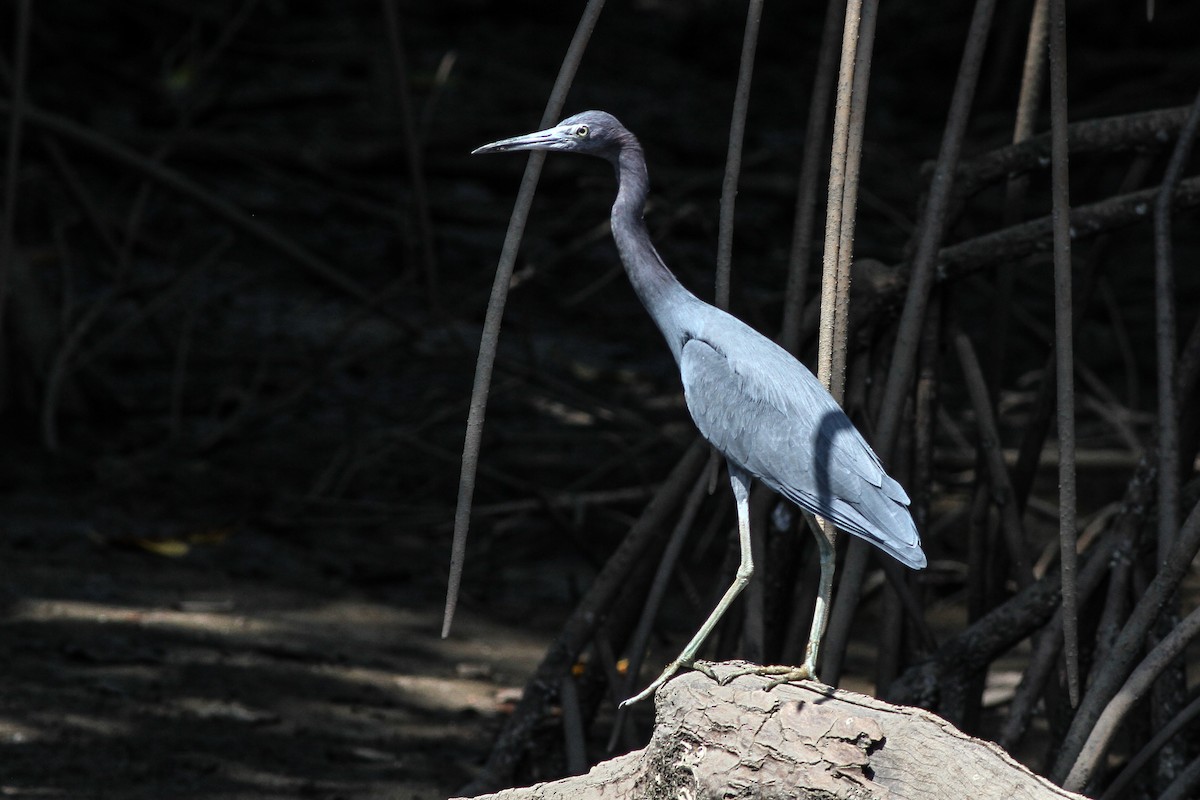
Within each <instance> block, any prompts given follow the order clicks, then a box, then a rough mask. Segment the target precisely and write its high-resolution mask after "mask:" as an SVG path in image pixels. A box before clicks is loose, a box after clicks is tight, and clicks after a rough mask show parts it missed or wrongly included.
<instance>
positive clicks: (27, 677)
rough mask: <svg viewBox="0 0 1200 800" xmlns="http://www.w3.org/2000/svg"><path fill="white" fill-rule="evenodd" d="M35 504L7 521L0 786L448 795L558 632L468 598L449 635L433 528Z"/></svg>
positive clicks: (6, 792)
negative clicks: (229, 522)
mask: <svg viewBox="0 0 1200 800" xmlns="http://www.w3.org/2000/svg"><path fill="white" fill-rule="evenodd" d="M59 510H60V511H62V510H64V509H62V508H60V509H59ZM23 511H24V512H26V515H27V516H26V519H28V520H29V521H28V522H26V523H24V524H22V522H21V515H20V514H16V515H13V516H12V517H10V518H9V519H8V520H7V522H8V535H6V536H4V537H0V561H2V563H3V565H4V572H5V575H6V578H5V580H4V589H3V591H4V595H3V602H4V614H3V619H2V623H0V624H2V625H3V636H0V648H2V651H0V660H2V663H3V665H4V673H3V674H4V675H5V677H6V680H5V681H4V683H5V688H6V691H5V692H4V694H3V699H2V700H0V742H2V743H3V746H4V747H3V753H4V768H3V775H2V777H0V795H2V796H5V797H63V798H83V797H121V798H165V797H173V798H217V797H220V798H230V799H233V798H251V797H253V798H273V797H279V798H283V797H287V798H296V797H318V798H367V797H380V798H382V797H388V798H404V800H408V799H409V798H413V799H416V798H421V799H422V800H424V799H425V798H438V797H445V796H447V795H448V794H450V793H452V792H453V791H454V789H456V788H457V787H459V786H461V785H462V784H463V783H464V782H465V781H466V780H467V779H468V778H469V777H470V775H471V769H472V768H473V766H475V765H478V764H479V763H481V761H482V759H483V758H484V757H485V756H486V753H487V748H488V746H489V745H490V743H491V740H492V737H493V735H494V733H495V730H496V728H497V726H498V724H499V722H500V720H501V715H502V714H503V713H504V710H505V707H506V706H505V702H506V701H507V700H509V699H511V697H512V695H513V694H514V690H515V689H517V688H519V686H520V684H521V682H522V681H523V679H524V676H525V675H527V674H528V672H529V670H530V669H531V668H532V667H533V665H534V664H535V663H536V659H537V658H538V656H539V655H540V653H541V650H542V648H543V647H544V641H545V636H544V634H539V633H536V632H535V633H531V632H529V631H528V630H527V629H526V627H525V626H522V627H517V626H511V625H504V624H499V623H496V622H488V621H486V620H482V619H480V618H479V616H478V615H477V614H473V613H471V611H470V610H466V611H464V612H463V613H462V615H461V618H460V619H459V620H458V622H457V624H456V628H455V632H454V635H453V637H452V638H451V639H449V640H447V641H444V642H443V641H442V640H441V639H440V638H439V636H438V628H439V625H440V602H441V598H440V596H439V595H440V591H441V589H440V585H439V584H440V575H441V574H442V572H443V570H444V568H442V567H440V566H439V567H437V568H434V565H433V563H432V562H431V560H430V559H431V557H432V555H433V554H432V553H428V554H424V553H423V552H422V549H421V548H420V547H418V546H415V545H418V544H419V542H416V543H414V546H412V547H408V548H406V547H404V546H401V547H400V548H397V547H396V546H395V542H394V541H392V542H388V541H387V540H386V539H385V538H384V536H383V535H373V536H366V535H359V536H353V535H350V534H335V533H326V534H323V535H321V536H316V537H311V538H310V541H307V542H304V543H301V544H297V543H295V542H294V540H293V539H287V538H285V537H282V536H280V535H278V534H274V533H269V532H264V531H259V530H252V529H248V528H246V527H239V526H236V525H235V526H232V527H220V526H198V527H180V528H178V529H176V530H174V531H172V532H170V534H169V535H163V534H162V532H161V531H160V532H158V533H145V534H142V535H131V534H129V533H128V532H127V531H122V530H119V529H115V526H114V527H112V528H110V527H109V526H104V527H103V529H96V528H93V527H92V526H91V525H72V524H69V523H63V524H61V525H59V524H55V523H49V522H47V521H46V519H47V518H48V516H49V517H52V516H53V515H50V514H48V513H47V512H48V509H46V508H40V509H33V508H25V509H23ZM35 511H36V512H38V513H33V512H35ZM59 516H60V517H62V516H65V515H62V514H60V515H59ZM34 520H36V521H34ZM424 549H425V551H429V550H430V549H431V548H424ZM437 549H438V552H439V554H440V551H441V548H437ZM364 586H365V587H366V588H364Z"/></svg>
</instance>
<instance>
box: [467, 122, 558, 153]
mask: <svg viewBox="0 0 1200 800" xmlns="http://www.w3.org/2000/svg"><path fill="white" fill-rule="evenodd" d="M574 127H575V126H573V125H559V126H557V127H554V128H547V129H546V130H544V131H538V132H537V133H527V134H525V135H524V136H514V137H512V138H511V139H501V140H500V141H498V142H492V143H491V144H485V145H484V146H483V147H478V148H476V149H474V150H472V151H471V155H473V156H477V155H479V154H480V153H509V152H512V151H513V150H563V149H565V148H566V147H568V146H569V144H570V142H571V137H570V133H569V131H571V130H572V129H573V128H574Z"/></svg>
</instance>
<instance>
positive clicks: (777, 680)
mask: <svg viewBox="0 0 1200 800" xmlns="http://www.w3.org/2000/svg"><path fill="white" fill-rule="evenodd" d="M743 675H760V676H762V677H764V678H773V680H772V681H771V682H770V683H769V684H768V685H767V691H768V692H769V691H771V690H772V689H774V688H775V687H776V686H779V685H780V684H784V683H794V682H798V681H815V680H817V676H816V675H815V674H814V671H813V669H812V667H811V666H809V665H808V664H804V665H802V666H799V667H792V666H787V665H784V664H768V665H762V664H746V665H745V666H742V667H738V668H737V669H735V670H732V671H730V672H726V673H724V674H723V675H721V677H720V678H719V679H718V681H717V682H718V683H720V684H721V685H722V686H724V685H725V684H727V683H729V682H730V681H732V680H733V679H734V678H740V677H742V676H743Z"/></svg>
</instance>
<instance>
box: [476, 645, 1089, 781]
mask: <svg viewBox="0 0 1200 800" xmlns="http://www.w3.org/2000/svg"><path fill="white" fill-rule="evenodd" d="M712 666H713V669H714V671H715V673H716V674H717V675H718V676H719V677H721V678H722V679H725V678H728V677H730V676H732V675H736V672H737V670H738V669H739V668H740V667H742V666H744V665H743V664H742V663H741V662H728V663H724V664H715V665H712ZM768 684H769V679H767V678H763V677H759V676H756V675H746V676H740V677H735V678H733V679H732V680H731V681H729V683H727V684H725V685H721V684H720V683H717V682H714V681H713V680H711V679H710V678H708V677H706V676H704V675H703V674H700V673H698V672H691V673H687V674H685V675H682V676H680V677H679V678H676V679H675V680H673V681H671V682H670V683H668V684H667V685H666V686H664V687H663V688H662V689H660V690H659V691H658V694H657V695H656V697H655V702H656V706H657V708H656V711H657V723H656V725H655V729H654V734H653V736H652V737H651V740H650V743H649V744H648V745H647V746H646V747H645V748H644V749H642V750H638V751H636V752H633V753H628V754H626V755H623V756H620V757H618V758H615V759H612V760H611V761H606V762H604V763H602V764H598V765H597V766H596V767H594V768H593V769H592V771H591V772H589V773H588V774H587V775H580V776H576V777H572V778H566V779H563V780H559V781H554V782H552V783H542V784H537V785H535V786H531V787H527V788H522V789H506V790H504V791H502V792H497V793H496V794H491V795H484V796H483V797H487V798H490V799H491V800H528V799H530V798H535V799H536V800H591V799H592V798H618V797H620V798H624V797H637V798H650V799H651V800H653V799H654V798H689V799H690V800H706V799H707V798H750V797H753V798H756V799H761V800H770V798H799V799H800V800H833V799H834V798H837V799H838V800H841V799H843V798H844V799H846V800H866V799H867V798H910V797H912V798H915V797H920V798H961V797H971V798H977V799H978V798H998V799H1000V798H1003V800H1034V799H1035V798H1036V799H1038V800H1042V799H1043V798H1044V799H1045V800H1049V799H1050V798H1078V797H1080V795H1076V794H1071V793H1070V792H1066V791H1064V790H1062V789H1060V788H1058V787H1057V786H1054V785H1053V784H1051V783H1050V782H1049V781H1047V780H1045V779H1044V778H1040V777H1038V776H1037V775H1034V774H1033V773H1031V772H1030V771H1029V770H1027V769H1026V768H1025V767H1023V766H1021V765H1020V764H1018V763H1017V762H1016V761H1014V760H1013V759H1012V758H1010V757H1009V756H1008V754H1007V753H1005V752H1004V751H1003V750H1002V749H1001V748H1000V747H999V746H998V745H996V744H993V743H991V742H985V741H982V740H980V739H975V738H972V737H970V736H967V735H966V734H964V733H962V732H961V731H959V730H958V729H957V728H955V727H954V726H952V725H951V724H950V723H948V722H946V721H945V720H943V719H941V718H939V717H937V716H935V715H933V714H931V713H929V712H928V711H923V710H921V709H917V708H908V707H904V706H895V705H892V704H890V703H885V702H883V701H882V700H876V699H874V698H872V697H867V696H865V695H861V694H855V693H853V692H847V691H841V690H835V689H831V688H829V687H826V686H822V685H820V684H817V683H812V682H804V683H796V684H786V685H783V686H779V687H776V688H775V689H772V690H770V691H767V690H766V687H767V686H768Z"/></svg>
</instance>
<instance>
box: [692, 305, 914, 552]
mask: <svg viewBox="0 0 1200 800" xmlns="http://www.w3.org/2000/svg"><path fill="white" fill-rule="evenodd" d="M728 319H731V320H732V319H733V318H732V317H729V318H728ZM738 325H739V326H741V327H744V328H745V330H746V331H749V332H750V334H752V335H746V334H745V333H744V332H742V331H741V330H740V329H738V330H737V331H736V333H738V334H740V335H731V333H730V331H729V330H723V331H722V334H723V335H722V336H721V337H720V343H721V346H720V347H717V346H716V345H714V344H713V343H711V342H710V341H708V340H706V339H703V338H692V339H689V340H687V341H686V342H685V343H684V345H683V348H682V352H681V355H680V362H679V368H680V374H681V376H682V378H683V390H684V398H685V400H686V401H687V406H688V410H689V411H690V412H691V415H692V418H693V419H694V420H695V422H696V426H697V427H698V428H699V429H700V432H701V434H703V435H704V437H705V438H706V439H707V440H708V441H709V442H711V443H712V444H713V446H715V447H716V448H717V449H718V450H719V451H720V452H721V453H722V454H724V455H725V457H726V458H728V459H730V460H731V461H732V462H734V463H735V464H737V465H738V466H740V467H741V468H743V469H745V470H746V471H747V472H749V473H750V474H751V475H754V476H755V477H756V478H758V479H759V480H761V481H763V482H764V483H765V484H767V485H768V486H769V487H771V488H772V489H774V490H775V491H777V492H779V493H780V494H782V495H784V496H785V497H787V498H789V499H790V500H792V501H793V502H795V503H796V504H797V505H799V506H801V507H803V508H805V509H807V510H809V511H811V512H813V513H814V514H817V515H819V516H822V517H825V518H826V519H829V520H831V521H832V522H833V523H834V524H835V525H837V526H838V527H839V528H842V529H844V530H847V531H849V532H851V533H854V534H857V535H858V536H861V537H863V538H865V539H867V540H868V541H870V542H872V543H874V544H876V545H877V546H879V547H880V548H882V549H883V550H885V551H887V552H888V553H890V554H892V555H893V556H895V557H896V558H897V559H898V560H900V561H901V562H903V563H905V564H908V565H909V566H913V567H921V566H924V565H925V556H924V554H923V553H922V552H921V549H920V541H919V537H918V535H917V530H916V526H915V525H914V524H913V521H912V515H911V514H909V512H908V508H907V506H908V504H909V498H908V495H907V494H906V493H905V491H904V489H903V487H901V486H900V484H899V483H897V482H896V481H894V480H892V478H890V477H889V476H888V475H887V473H886V472H885V471H884V469H883V465H882V464H881V463H880V461H879V457H878V456H876V455H875V453H874V451H872V450H871V448H870V446H869V445H868V444H867V443H866V441H865V440H864V439H863V438H862V436H861V434H859V432H858V431H857V430H856V429H855V427H854V425H853V424H852V423H851V422H850V419H849V418H848V417H847V416H846V415H845V413H844V412H843V411H842V409H841V407H839V406H838V404H837V403H836V402H835V401H834V400H833V398H832V397H830V395H829V393H828V392H827V391H826V390H825V388H824V387H823V386H822V385H821V384H820V382H819V381H817V379H816V378H815V377H814V376H813V374H812V373H811V372H809V371H808V370H807V369H806V368H805V367H804V365H802V364H801V363H800V362H799V361H797V360H795V359H794V358H792V356H791V355H789V354H788V353H787V352H786V351H784V350H783V349H782V348H780V347H778V346H777V345H775V344H774V343H773V342H771V341H769V340H768V339H766V338H765V337H762V336H760V335H759V334H757V333H755V332H753V331H752V329H749V328H748V327H745V326H744V325H742V323H740V322H739V323H738ZM713 338H715V337H713Z"/></svg>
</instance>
